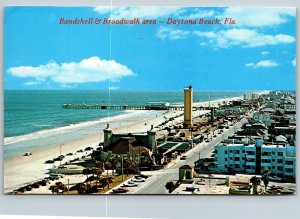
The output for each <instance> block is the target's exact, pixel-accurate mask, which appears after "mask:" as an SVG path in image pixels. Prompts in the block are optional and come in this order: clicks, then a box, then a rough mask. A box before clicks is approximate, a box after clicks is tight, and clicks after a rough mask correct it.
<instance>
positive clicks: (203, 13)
mask: <svg viewBox="0 0 300 219" xmlns="http://www.w3.org/2000/svg"><path fill="white" fill-rule="evenodd" d="M214 15H215V11H213V10H201V9H199V8H195V9H194V10H193V11H192V13H191V14H188V15H184V16H180V17H179V18H180V19H187V20H188V19H199V18H205V17H212V16H214Z"/></svg>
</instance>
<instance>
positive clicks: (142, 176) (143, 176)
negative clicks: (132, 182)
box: [134, 174, 149, 179]
mask: <svg viewBox="0 0 300 219" xmlns="http://www.w3.org/2000/svg"><path fill="white" fill-rule="evenodd" d="M134 177H141V178H144V179H147V178H148V177H149V176H147V175H144V174H139V175H137V176H134Z"/></svg>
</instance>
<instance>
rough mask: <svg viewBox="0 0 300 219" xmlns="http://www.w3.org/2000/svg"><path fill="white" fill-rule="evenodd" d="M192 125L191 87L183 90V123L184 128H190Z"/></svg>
mask: <svg viewBox="0 0 300 219" xmlns="http://www.w3.org/2000/svg"><path fill="white" fill-rule="evenodd" d="M192 125H193V90H192V86H188V87H185V88H184V122H183V126H184V127H185V128H191V127H192Z"/></svg>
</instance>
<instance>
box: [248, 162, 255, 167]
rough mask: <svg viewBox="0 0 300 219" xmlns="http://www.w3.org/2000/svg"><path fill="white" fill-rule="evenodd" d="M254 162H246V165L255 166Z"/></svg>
mask: <svg viewBox="0 0 300 219" xmlns="http://www.w3.org/2000/svg"><path fill="white" fill-rule="evenodd" d="M255 165H256V164H255V162H246V166H255Z"/></svg>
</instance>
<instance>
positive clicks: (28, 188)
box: [24, 186, 32, 191]
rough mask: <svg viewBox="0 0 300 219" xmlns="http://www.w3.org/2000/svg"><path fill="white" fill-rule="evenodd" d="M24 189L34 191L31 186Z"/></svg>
mask: <svg viewBox="0 0 300 219" xmlns="http://www.w3.org/2000/svg"><path fill="white" fill-rule="evenodd" d="M24 188H25V190H26V191H31V190H32V187H31V186H25V187H24Z"/></svg>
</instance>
